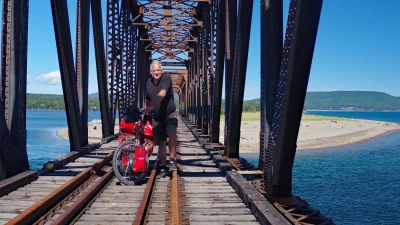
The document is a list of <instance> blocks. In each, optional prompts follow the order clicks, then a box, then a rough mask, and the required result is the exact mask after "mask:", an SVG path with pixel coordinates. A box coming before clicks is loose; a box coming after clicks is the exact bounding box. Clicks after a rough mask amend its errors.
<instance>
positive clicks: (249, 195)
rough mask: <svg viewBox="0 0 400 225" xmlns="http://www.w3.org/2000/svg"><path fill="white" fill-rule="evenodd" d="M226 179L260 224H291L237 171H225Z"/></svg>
mask: <svg viewBox="0 0 400 225" xmlns="http://www.w3.org/2000/svg"><path fill="white" fill-rule="evenodd" d="M226 179H227V180H228V182H229V183H230V184H231V185H232V187H233V188H234V189H235V190H236V192H237V193H238V194H239V196H240V197H241V198H242V199H243V202H244V203H245V204H246V205H247V206H248V207H249V208H250V210H251V211H252V212H253V214H254V215H255V216H256V218H257V219H258V221H260V223H261V224H287V225H289V224H291V223H290V222H289V221H287V219H286V218H285V217H283V216H282V215H281V214H280V213H279V212H278V211H277V210H276V209H275V207H274V206H273V205H272V204H271V203H269V202H268V200H267V199H266V198H264V196H262V195H261V194H260V192H258V191H257V189H255V188H254V187H253V186H252V185H251V184H250V183H249V182H248V181H247V180H246V179H244V178H243V176H242V175H240V174H239V173H238V172H236V171H231V172H227V173H226Z"/></svg>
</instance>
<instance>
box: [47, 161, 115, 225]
mask: <svg viewBox="0 0 400 225" xmlns="http://www.w3.org/2000/svg"><path fill="white" fill-rule="evenodd" d="M114 177H115V175H114V170H112V169H111V170H109V171H108V172H107V173H106V174H105V175H104V176H103V177H102V178H101V179H100V180H98V181H97V182H96V183H95V184H94V185H93V186H91V187H90V188H89V190H88V191H87V192H86V193H85V194H84V195H82V196H81V197H80V198H79V199H77V201H76V202H75V203H74V204H72V205H71V206H70V207H68V209H67V210H66V211H65V212H64V213H62V214H61V215H60V216H59V217H58V218H57V219H56V220H55V221H54V222H53V223H51V224H54V225H57V224H71V223H72V224H73V223H74V221H75V222H76V221H77V220H78V219H79V217H80V216H81V215H82V214H83V213H84V211H85V210H84V209H87V208H88V206H90V205H91V204H92V203H93V202H94V201H95V200H96V199H97V198H98V197H99V196H100V194H101V193H102V191H103V190H104V189H105V188H106V187H107V186H108V184H110V182H111V181H112V179H113V178H114Z"/></svg>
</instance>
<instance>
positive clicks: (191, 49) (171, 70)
mask: <svg viewBox="0 0 400 225" xmlns="http://www.w3.org/2000/svg"><path fill="white" fill-rule="evenodd" d="M68 3H70V1H67V0H50V1H49V2H48V3H45V2H40V3H39V2H30V3H29V1H28V0H3V17H2V21H3V23H2V24H3V26H2V48H1V92H0V103H1V104H0V153H1V154H0V165H1V167H0V180H1V181H0V182H3V185H0V188H2V187H3V188H4V189H3V190H11V189H12V190H17V189H18V188H20V187H21V188H23V186H24V185H25V184H22V183H23V182H22V181H21V179H20V180H19V181H16V182H14V181H15V180H13V178H15V177H18V176H21V177H24V179H22V180H25V181H28V180H30V179H32V180H37V179H38V178H37V176H38V174H37V172H36V173H33V172H29V162H28V155H27V146H26V140H27V133H26V90H27V47H28V41H27V40H28V27H29V29H31V30H34V29H35V27H34V26H32V25H31V24H29V20H28V12H29V7H28V5H29V4H51V11H52V18H53V24H54V35H55V40H56V45H57V53H58V60H59V67H60V74H61V81H62V89H63V96H64V103H65V112H66V118H67V123H68V132H69V133H68V134H69V141H70V151H71V155H72V152H74V153H76V152H78V153H79V154H77V155H78V156H77V157H85V154H86V153H89V152H90V151H94V149H101V148H106V149H108V148H111V149H112V148H114V150H115V147H116V146H113V145H112V143H114V142H115V141H113V140H114V139H115V138H116V136H117V134H115V133H114V124H115V121H116V120H117V119H120V118H121V112H122V110H123V108H125V107H127V106H130V105H136V106H138V107H139V108H142V107H143V106H144V88H145V83H146V81H147V79H148V78H149V67H150V63H151V61H152V60H158V61H160V62H162V64H163V69H164V70H165V73H166V74H168V75H169V76H170V77H171V79H172V82H173V89H174V92H175V93H177V94H178V95H179V107H178V108H179V114H180V119H181V122H182V124H185V126H184V127H183V128H182V129H186V128H187V129H188V130H187V132H189V131H191V132H190V134H193V137H195V138H196V140H197V141H198V142H199V143H200V147H203V148H204V149H205V151H206V152H207V153H209V154H210V155H211V158H213V159H214V163H216V167H218V168H219V169H220V171H221V173H223V174H226V175H223V177H226V179H228V178H229V179H231V180H235V182H236V183H235V182H233V183H232V182H230V183H231V185H232V187H234V188H236V190H237V193H239V195H240V193H242V194H243V193H247V192H246V190H250V189H251V188H255V189H254V190H256V192H257V194H254V196H255V198H254V199H252V200H250V197H249V199H247V198H246V197H243V198H242V199H245V200H243V201H244V202H257V201H266V202H269V203H271V206H273V207H272V208H274V210H277V211H279V215H283V216H284V217H285V218H286V219H288V221H291V223H296V224H333V222H332V221H331V220H329V219H326V218H325V217H324V216H323V215H321V213H319V212H318V210H314V209H313V208H312V207H311V206H309V205H308V204H306V202H305V201H304V200H301V199H300V198H299V197H298V196H295V195H294V194H293V193H292V167H293V162H294V157H295V153H296V141H297V136H298V131H299V126H300V121H301V115H302V110H303V105H304V100H305V95H306V90H307V84H308V78H309V74H310V68H311V63H312V57H313V52H314V46H315V41H316V36H317V30H318V24H319V18H320V14H321V7H322V0H316V1H306V0H291V1H290V5H289V9H283V3H282V0H260V1H254V0H238V1H236V0H186V1H185V0H169V1H159V0H103V1H102V0H90V1H89V0H88V1H82V0H77V1H76V5H77V11H76V12H77V13H76V46H75V48H73V46H72V40H71V32H72V31H71V27H70V24H69V21H70V18H69V16H70V15H69V14H68V5H67V4H68ZM253 4H260V9H261V10H260V12H253ZM283 10H288V18H287V25H286V31H285V33H284V30H283ZM104 13H105V15H104ZM253 13H260V20H261V21H260V26H261V27H260V34H259V35H260V40H261V41H260V43H259V44H258V46H259V49H260V53H261V59H260V62H259V66H260V69H261V70H260V71H261V72H260V74H259V76H260V78H261V82H260V90H261V93H260V98H261V100H260V104H261V120H260V133H259V134H258V135H259V136H260V146H259V153H260V154H259V166H258V168H254V167H252V166H250V165H247V164H246V163H245V162H243V160H242V159H241V158H240V156H239V153H240V148H239V143H240V124H241V112H242V107H243V95H244V87H245V81H246V69H247V61H248V52H249V40H250V30H251V27H252V20H251V18H252V14H253ZM103 18H105V21H103ZM90 30H92V32H93V35H92V36H93V39H92V40H91V39H90V38H89V37H90V34H89V32H90ZM33 32H34V31H33ZM90 42H92V43H93V45H94V47H95V52H94V57H95V63H96V74H97V81H98V82H97V84H98V90H99V102H100V112H101V123H102V135H103V139H102V142H101V143H99V146H94V145H93V144H89V143H88V131H87V130H88V89H89V88H88V77H89V72H88V70H89V69H88V68H89V44H90ZM74 49H75V54H74V53H73V50H74ZM257 76H258V75H257ZM223 92H224V93H223ZM222 99H224V100H225V101H224V104H223V100H222ZM222 107H224V111H225V117H224V119H225V127H224V129H220V118H221V117H220V115H221V108H222ZM180 129H181V128H180ZM220 135H223V136H224V141H223V143H221V142H220V140H219V136H220ZM182 136H184V135H183V134H182ZM186 141H187V140H186V139H184V138H182V139H181V140H180V143H186ZM188 143H189V142H188ZM190 143H191V142H190ZM114 144H115V143H114ZM107 146H108V147H107ZM110 146H111V147H110ZM188 146H189V144H188ZM194 148H195V147H194ZM181 149H182V147H181ZM210 152H211V153H210ZM84 153H85V154H84ZM184 154H190V153H187V152H186V153H182V155H184ZM196 155H197V153H196ZM105 158H107V157H105ZM74 160H76V158H74ZM155 160H156V159H154V162H156V161H155ZM67 161H68V160H67ZM181 162H182V165H183V166H184V165H185V161H184V160H183V161H181ZM68 163H71V162H65V163H58V164H52V165H51V166H50V167H51V168H52V169H53V170H54V171H57V169H61V170H62V168H65V166H66V165H67V164H68ZM60 164H62V165H60ZM100 164H101V163H100ZM103 164H106V163H103ZM15 165H18V166H15ZM96 165H98V164H96ZM154 165H155V163H154ZM92 167H95V166H92ZM97 167H99V166H96V168H97ZM184 167H185V166H184ZM92 169H93V168H92ZM231 169H232V170H233V171H230V172H229V170H231ZM182 170H183V169H182ZM183 171H184V170H183ZM240 171H242V172H240ZM64 172H65V171H64ZM75 172H76V171H75ZM103 172H104V173H106V171H103ZM96 173H99V171H96ZM149 176H151V175H149ZM176 176H178V175H176ZM236 176H237V177H236ZM40 177H42V176H41V175H39V179H40ZM184 177H185V173H183V174H181V178H178V179H176V180H180V179H182V178H184ZM212 177H213V176H210V178H209V179H210V184H211V183H213V182H214V181H211V180H212ZM175 178H177V177H175ZM242 178H243V179H244V178H245V180H246V179H247V180H248V182H247V183H246V182H243V183H241V184H239V183H240V182H239V183H237V182H238V180H241V179H242ZM149 180H150V179H149ZM199 180H201V179H200V178H199ZM7 182H8V183H7ZM29 182H31V181H29ZM11 183H12V185H11V186H13V188H11V186H10V184H11ZM234 183H235V184H234ZM250 186H251V187H250ZM185 187H186V186H185ZM10 188H11V189H10ZM219 188H221V189H224V188H226V189H227V190H228V188H227V187H225V186H221V187H219ZM6 192H7V194H8V193H10V191H3V192H0V193H6ZM299 194H301V193H299ZM4 195H6V194H3V196H4ZM0 196H2V195H0ZM110 196H111V195H110ZM248 196H250V194H249V195H248ZM217 198H218V197H217ZM214 199H215V197H214ZM38 201H39V200H38ZM38 203H39V202H38ZM265 204H267V203H265ZM249 205H251V204H248V205H247V207H249V208H251V207H250V206H249ZM146 207H148V206H144V208H146ZM261 211H262V209H261ZM252 213H253V214H254V215H257V213H260V212H258V211H257V210H252ZM261 214H262V215H264V217H263V218H267V219H266V220H264V219H260V218H261V217H260V218H259V217H257V216H256V218H257V219H256V220H257V221H258V222H261V223H264V222H262V221H270V222H269V223H272V222H271V221H272V220H268V215H265V212H264V213H261ZM21 215H22V213H21ZM181 215H183V214H181ZM271 215H272V214H271ZM179 218H180V221H181V222H182V221H183V224H184V223H187V222H188V221H187V220H185V219H183V218H184V216H183V217H182V216H181V217H179ZM270 219H271V218H270ZM305 219H308V221H307V222H305ZM265 223H268V222H265Z"/></svg>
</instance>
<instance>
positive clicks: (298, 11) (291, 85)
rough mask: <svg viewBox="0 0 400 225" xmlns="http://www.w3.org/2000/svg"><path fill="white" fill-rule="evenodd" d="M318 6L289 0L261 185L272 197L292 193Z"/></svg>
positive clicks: (317, 2)
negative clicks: (293, 171) (297, 143)
mask: <svg viewBox="0 0 400 225" xmlns="http://www.w3.org/2000/svg"><path fill="white" fill-rule="evenodd" d="M321 7H322V0H318V1H312V2H310V1H305V0H293V1H291V3H290V7H289V16H288V24H287V30H286V34H285V42H284V47H283V52H282V61H281V68H280V74H279V81H278V86H277V94H276V100H275V107H274V114H273V118H272V125H271V128H270V133H269V138H268V147H267V150H266V157H265V158H266V161H265V164H264V166H265V167H264V183H265V189H266V191H267V192H268V194H270V195H271V196H274V197H290V196H291V195H292V167H293V162H294V156H295V152H296V142H297V136H298V131H299V127H300V121H301V115H302V111H303V106H304V99H305V95H306V91H307V84H308V78H309V74H310V69H311V62H312V57H313V52H314V46H315V40H316V35H317V30H318V23H319V18H320V14H321Z"/></svg>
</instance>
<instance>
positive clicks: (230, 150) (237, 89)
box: [226, 0, 253, 158]
mask: <svg viewBox="0 0 400 225" xmlns="http://www.w3.org/2000/svg"><path fill="white" fill-rule="evenodd" d="M239 4H240V5H239V19H238V29H237V31H236V44H235V55H234V70H233V72H234V73H233V76H234V78H233V79H232V86H231V87H232V89H231V98H230V104H229V111H230V113H231V115H230V117H229V120H228V123H229V128H230V129H229V131H228V140H227V141H228V143H227V145H226V148H227V150H226V155H227V156H228V157H229V158H238V157H239V142H240V123H241V120H242V108H243V94H244V85H245V81H246V69H247V57H248V51H249V43H250V28H251V16H252V12H253V0H246V1H244V0H241V1H240V3H239Z"/></svg>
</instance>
